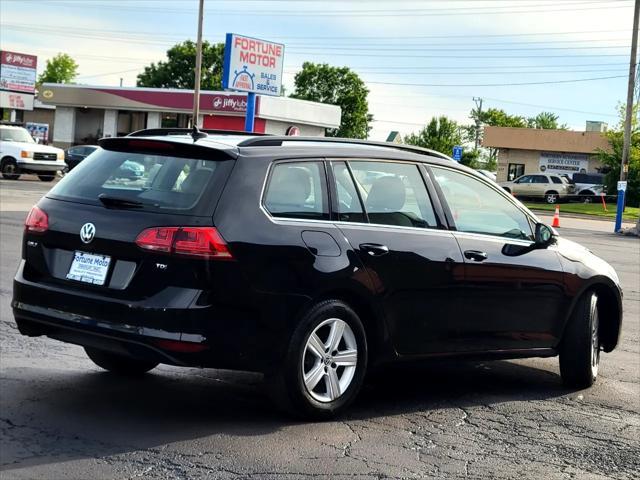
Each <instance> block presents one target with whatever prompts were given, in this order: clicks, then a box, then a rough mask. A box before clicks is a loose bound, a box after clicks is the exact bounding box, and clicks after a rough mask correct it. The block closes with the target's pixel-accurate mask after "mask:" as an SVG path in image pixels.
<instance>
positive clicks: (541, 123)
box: [527, 112, 567, 130]
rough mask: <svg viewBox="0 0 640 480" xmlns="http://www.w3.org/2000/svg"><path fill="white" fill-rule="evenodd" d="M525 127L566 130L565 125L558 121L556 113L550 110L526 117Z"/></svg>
mask: <svg viewBox="0 0 640 480" xmlns="http://www.w3.org/2000/svg"><path fill="white" fill-rule="evenodd" d="M527 127H529V128H539V129H545V130H567V125H566V124H562V125H560V124H559V123H558V115H556V114H555V113H551V112H540V113H539V114H538V115H536V116H535V117H530V118H528V119H527Z"/></svg>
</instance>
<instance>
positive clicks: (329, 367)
mask: <svg viewBox="0 0 640 480" xmlns="http://www.w3.org/2000/svg"><path fill="white" fill-rule="evenodd" d="M357 363H358V345H357V342H356V338H355V335H354V334H353V330H351V327H350V326H349V324H348V323H347V322H345V321H344V320H340V319H339V318H329V319H327V320H324V321H323V322H322V323H320V325H318V326H317V327H316V328H315V329H314V330H313V332H311V334H310V335H309V337H308V338H307V342H306V344H305V347H304V351H303V354H302V379H303V382H304V385H305V388H306V389H307V392H308V393H309V395H311V397H313V398H314V399H315V400H317V401H318V402H323V403H327V402H332V401H334V400H336V399H337V398H338V397H340V396H341V395H342V394H343V393H344V392H345V391H346V390H347V388H349V385H350V384H351V381H352V380H353V377H354V375H355V373H356V366H357Z"/></svg>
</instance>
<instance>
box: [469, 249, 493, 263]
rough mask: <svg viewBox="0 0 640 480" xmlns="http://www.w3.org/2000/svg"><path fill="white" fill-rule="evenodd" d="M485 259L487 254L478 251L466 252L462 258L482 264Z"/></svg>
mask: <svg viewBox="0 0 640 480" xmlns="http://www.w3.org/2000/svg"><path fill="white" fill-rule="evenodd" d="M487 257H488V255H487V253H486V252H481V251H480V250H467V251H465V252H464V258H466V259H468V260H474V261H476V262H484V261H485V260H486V259H487Z"/></svg>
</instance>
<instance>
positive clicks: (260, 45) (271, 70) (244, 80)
mask: <svg viewBox="0 0 640 480" xmlns="http://www.w3.org/2000/svg"><path fill="white" fill-rule="evenodd" d="M283 64H284V45H282V44H280V43H273V42H267V41H266V40H259V39H257V38H251V37H245V36H243V35H238V34H235V33H227V41H226V43H225V47H224V68H223V75H222V87H223V88H224V89H227V90H236V91H240V92H253V93H258V94H260V95H274V96H279V95H280V92H281V89H282V67H283Z"/></svg>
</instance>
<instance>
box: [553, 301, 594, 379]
mask: <svg viewBox="0 0 640 480" xmlns="http://www.w3.org/2000/svg"><path fill="white" fill-rule="evenodd" d="M599 365H600V322H599V317H598V296H597V295H596V293H595V292H587V293H586V294H584V295H583V296H582V297H580V298H579V299H578V303H577V304H576V306H575V308H574V310H573V313H572V314H571V318H570V319H569V324H568V325H567V327H566V329H565V332H564V336H563V338H562V343H561V345H560V374H561V375H562V381H563V383H564V384H565V385H566V386H567V387H571V388H588V387H590V386H591V385H593V383H594V382H595V381H596V378H597V376H598V367H599Z"/></svg>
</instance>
